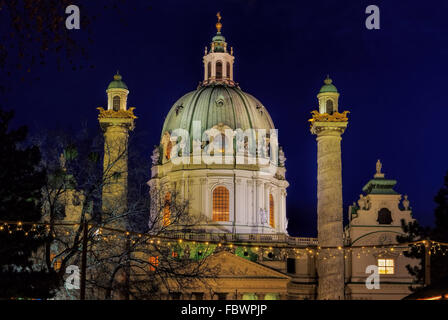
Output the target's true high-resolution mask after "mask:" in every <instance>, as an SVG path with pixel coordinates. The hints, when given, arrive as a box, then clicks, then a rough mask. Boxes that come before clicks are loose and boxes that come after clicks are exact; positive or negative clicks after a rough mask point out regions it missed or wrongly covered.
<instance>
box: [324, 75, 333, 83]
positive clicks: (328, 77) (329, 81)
mask: <svg viewBox="0 0 448 320" xmlns="http://www.w3.org/2000/svg"><path fill="white" fill-rule="evenodd" d="M332 82H333V80H331V78H330V75H328V74H327V78H326V79H325V80H324V83H325V84H331V83H332Z"/></svg>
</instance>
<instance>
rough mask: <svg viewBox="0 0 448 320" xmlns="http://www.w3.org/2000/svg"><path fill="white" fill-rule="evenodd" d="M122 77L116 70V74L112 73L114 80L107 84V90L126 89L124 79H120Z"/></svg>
mask: <svg viewBox="0 0 448 320" xmlns="http://www.w3.org/2000/svg"><path fill="white" fill-rule="evenodd" d="M121 79H122V77H121V75H120V74H119V73H118V72H117V74H116V75H114V80H113V81H112V82H111V83H109V86H108V87H107V90H109V89H126V90H129V89H128V86H127V85H126V83H124V81H122V80H121Z"/></svg>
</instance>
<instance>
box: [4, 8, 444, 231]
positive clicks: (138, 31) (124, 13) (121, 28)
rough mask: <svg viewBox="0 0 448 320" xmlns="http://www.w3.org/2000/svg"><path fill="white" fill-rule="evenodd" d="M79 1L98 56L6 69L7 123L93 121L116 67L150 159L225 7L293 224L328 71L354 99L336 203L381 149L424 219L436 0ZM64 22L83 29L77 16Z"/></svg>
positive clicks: (302, 204) (431, 168)
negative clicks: (275, 154) (375, 15)
mask: <svg viewBox="0 0 448 320" xmlns="http://www.w3.org/2000/svg"><path fill="white" fill-rule="evenodd" d="M77 2H79V3H80V4H82V5H83V7H82V9H81V15H83V14H87V15H95V16H96V17H97V19H96V20H95V22H94V23H93V25H91V30H92V38H93V40H94V42H93V44H88V45H87V46H86V50H87V53H88V58H87V60H86V59H85V58H81V57H79V59H82V63H87V64H88V65H90V64H91V65H94V68H93V69H91V68H88V69H83V70H72V69H71V67H70V64H69V62H68V61H65V60H64V59H65V57H64V56H63V55H61V58H62V61H63V65H64V66H65V68H64V69H63V70H62V71H58V70H57V67H56V63H55V62H54V63H52V62H51V61H50V62H49V63H47V64H46V65H45V66H40V67H38V68H34V69H33V70H32V71H31V73H32V75H33V76H38V77H39V80H33V81H25V82H22V81H20V80H19V78H20V76H21V75H20V74H19V73H17V74H13V75H12V76H11V77H9V78H8V82H9V86H8V88H7V92H6V93H2V96H1V99H2V105H3V106H6V107H7V108H9V109H14V110H15V111H16V119H15V123H14V124H15V125H21V124H26V125H28V126H29V127H30V129H31V132H32V133H36V132H38V131H39V130H42V129H51V128H74V129H77V128H80V127H81V123H88V125H89V126H91V127H93V128H94V127H96V126H97V122H96V121H97V120H96V119H97V110H96V108H97V107H100V106H103V107H104V106H105V105H106V102H107V101H106V93H105V90H106V87H107V85H108V83H109V82H110V81H111V80H112V77H113V75H114V73H115V72H116V71H117V69H119V70H120V73H121V74H122V75H123V80H124V81H125V82H126V84H127V85H128V87H129V89H130V95H129V101H128V102H129V103H128V105H129V106H133V107H136V110H135V113H136V115H137V116H138V117H139V118H138V119H137V122H136V125H137V127H136V130H135V133H138V134H141V135H144V136H145V137H146V138H145V139H146V140H147V144H146V145H147V150H142V151H143V152H145V153H146V154H147V159H148V161H150V155H151V152H152V148H153V146H154V145H155V144H158V143H159V139H160V133H161V130H162V124H163V121H164V118H165V116H166V115H167V113H168V111H169V110H170V108H171V106H172V105H173V104H174V102H175V101H176V100H177V99H178V98H179V97H181V96H182V95H183V94H185V93H186V92H189V91H192V90H195V89H196V86H197V84H198V82H199V81H201V80H202V77H203V66H202V56H203V53H204V47H205V46H207V45H209V43H210V41H211V38H212V37H213V35H214V34H215V32H216V29H215V22H216V12H217V11H221V15H222V17H223V18H222V23H223V29H222V33H223V35H224V36H225V37H226V40H227V42H228V44H229V46H233V48H234V54H235V57H236V58H235V69H234V73H235V80H236V81H237V82H239V84H240V86H241V89H242V90H243V91H246V92H248V93H250V94H252V95H254V96H255V97H257V98H258V99H259V100H260V101H262V103H263V104H264V105H265V106H266V108H267V109H268V111H269V113H270V115H271V117H272V119H273V121H274V124H275V126H276V128H278V130H279V140H280V144H281V145H283V147H284V150H285V155H286V157H287V162H286V166H287V179H288V181H289V183H290V187H289V188H288V197H287V215H288V218H289V219H290V222H289V232H290V233H291V234H292V235H296V236H316V234H317V229H316V225H317V216H316V202H317V196H316V188H317V180H316V174H317V164H316V153H317V147H316V142H315V136H312V135H311V134H310V132H309V124H308V122H307V120H308V119H309V118H310V111H312V110H314V109H316V108H317V98H316V94H317V93H318V91H319V89H320V87H321V86H322V84H323V80H324V78H325V76H326V75H327V74H329V75H330V77H331V78H332V79H333V83H334V84H335V85H336V87H337V88H338V90H339V92H340V94H341V96H340V99H339V109H340V111H343V110H349V111H350V112H351V113H350V115H349V125H348V129H347V131H346V132H345V133H344V135H343V140H342V164H343V172H342V174H343V196H344V217H346V216H347V207H348V205H349V204H351V203H352V202H353V201H356V200H357V199H358V198H359V194H360V193H361V189H362V187H363V186H364V184H365V183H367V181H368V180H369V179H371V178H372V177H373V174H374V172H375V163H376V161H377V159H381V160H382V162H383V172H385V174H386V178H391V179H396V180H398V184H397V186H396V191H398V192H399V193H402V194H406V193H407V194H408V195H409V200H410V201H411V206H412V208H413V212H414V217H416V218H417V219H418V220H419V221H420V222H421V223H422V224H425V225H429V224H432V222H433V209H434V203H433V198H434V196H435V194H436V193H437V191H438V189H439V188H440V187H441V185H442V182H443V176H444V175H445V173H446V172H447V170H448V161H447V160H448V159H447V158H448V152H447V150H446V140H447V137H446V136H447V130H446V128H447V119H448V103H447V101H448V99H447V97H446V92H447V88H448V62H447V57H448V24H447V21H446V12H447V9H448V2H446V1H445V0H431V1H379V0H374V1H368V2H367V1H341V0H337V1H336V0H335V1H323V0H321V1H311V0H310V1H256V0H250V1H247V0H239V1H236V0H234V1H230V0H229V1H224V0H222V1H210V0H201V1H166V0H164V1H147V0H144V1H143V0H142V1H136V0H132V1H127V3H128V4H127V6H123V5H121V6H120V9H119V10H109V9H104V5H105V4H106V3H108V1H105V0H95V1H76V0H74V1H73V4H77ZM370 4H376V5H378V6H379V8H380V12H381V29H380V30H367V29H366V27H365V19H366V17H367V15H366V14H365V9H366V7H367V6H368V5H370ZM61 14H62V15H64V16H65V14H64V12H61ZM63 26H64V24H61V27H63ZM5 31H6V30H1V32H5ZM72 32H75V33H76V37H78V38H79V39H80V40H81V41H84V40H85V39H84V38H85V37H87V31H86V30H83V29H81V30H74V31H72ZM53 58H54V60H56V58H57V57H53ZM9 59H12V60H10V62H12V63H13V62H14V61H13V59H14V58H12V57H10V58H9ZM75 63H76V57H75ZM3 76H4V75H3ZM149 177H150V173H149V172H148V179H149Z"/></svg>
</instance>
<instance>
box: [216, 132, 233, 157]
mask: <svg viewBox="0 0 448 320" xmlns="http://www.w3.org/2000/svg"><path fill="white" fill-rule="evenodd" d="M214 139H216V141H214V142H213V144H214V148H215V150H216V151H218V152H219V153H221V154H225V153H226V146H227V144H229V142H228V141H227V137H226V135H225V134H224V133H220V134H218V135H216V136H215V137H214Z"/></svg>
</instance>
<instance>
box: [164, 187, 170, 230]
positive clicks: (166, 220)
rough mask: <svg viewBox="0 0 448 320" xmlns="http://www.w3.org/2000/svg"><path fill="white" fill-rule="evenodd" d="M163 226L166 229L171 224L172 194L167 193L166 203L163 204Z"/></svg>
mask: <svg viewBox="0 0 448 320" xmlns="http://www.w3.org/2000/svg"><path fill="white" fill-rule="evenodd" d="M162 222H163V226H164V227H166V226H168V225H170V223H171V193H170V192H167V193H166V194H165V202H164V204H163V217H162Z"/></svg>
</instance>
